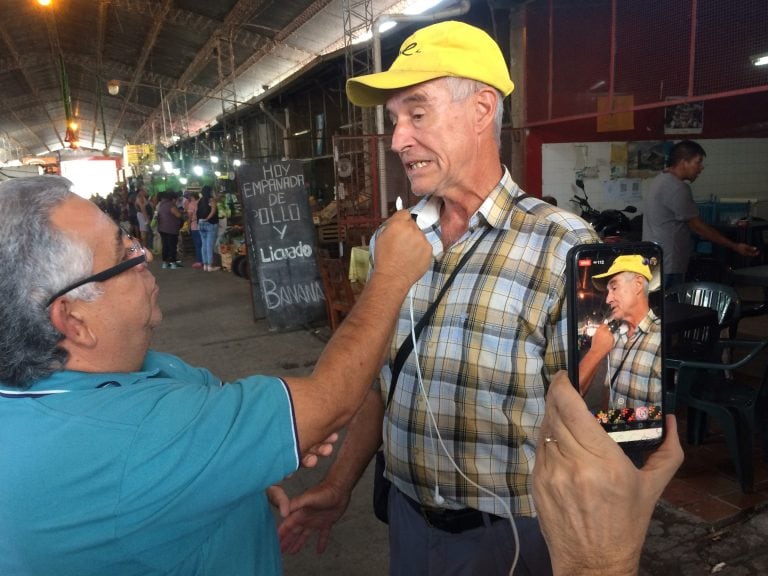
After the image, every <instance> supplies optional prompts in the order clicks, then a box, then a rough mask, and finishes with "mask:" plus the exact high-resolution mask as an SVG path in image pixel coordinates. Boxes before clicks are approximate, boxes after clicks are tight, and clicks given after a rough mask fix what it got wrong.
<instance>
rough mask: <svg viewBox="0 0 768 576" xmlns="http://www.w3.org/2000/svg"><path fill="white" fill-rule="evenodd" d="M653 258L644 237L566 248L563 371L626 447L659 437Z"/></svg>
mask: <svg viewBox="0 0 768 576" xmlns="http://www.w3.org/2000/svg"><path fill="white" fill-rule="evenodd" d="M661 263H662V254H661V248H660V247H659V246H658V245H657V244H653V243H651V242H639V243H631V244H630V243H628V244H623V243H622V244H582V245H579V246H575V247H574V248H572V249H571V250H570V252H569V254H568V264H567V284H568V374H569V376H570V379H571V382H572V383H573V384H574V386H576V388H577V389H578V390H579V392H580V393H581V395H582V397H583V398H584V401H585V402H586V404H587V406H588V407H589V409H590V411H591V412H592V413H593V414H594V416H595V418H596V419H597V420H598V421H599V422H600V423H601V424H602V426H603V428H604V429H605V430H606V432H608V434H609V435H610V436H611V437H612V438H613V439H614V440H615V441H616V442H619V443H621V444H622V445H624V447H625V448H627V449H646V448H651V447H653V446H656V445H658V444H659V443H660V442H661V441H662V439H663V437H664V392H665V390H666V385H665V382H664V377H665V371H664V338H663V336H664V331H663V329H662V327H663V290H664V287H663V286H662V279H663V273H662V269H661Z"/></svg>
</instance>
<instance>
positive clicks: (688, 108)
mask: <svg viewBox="0 0 768 576" xmlns="http://www.w3.org/2000/svg"><path fill="white" fill-rule="evenodd" d="M667 100H675V98H667ZM703 128H704V102H681V103H680V104H673V105H671V106H666V107H665V108H664V134H701V132H702V130H703Z"/></svg>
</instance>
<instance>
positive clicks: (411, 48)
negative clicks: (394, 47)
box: [400, 42, 421, 56]
mask: <svg viewBox="0 0 768 576" xmlns="http://www.w3.org/2000/svg"><path fill="white" fill-rule="evenodd" d="M419 52H421V50H419V44H418V42H411V43H410V44H408V46H404V47H403V49H402V50H401V51H400V54H402V55H403V56H413V55H414V54H418V53H419Z"/></svg>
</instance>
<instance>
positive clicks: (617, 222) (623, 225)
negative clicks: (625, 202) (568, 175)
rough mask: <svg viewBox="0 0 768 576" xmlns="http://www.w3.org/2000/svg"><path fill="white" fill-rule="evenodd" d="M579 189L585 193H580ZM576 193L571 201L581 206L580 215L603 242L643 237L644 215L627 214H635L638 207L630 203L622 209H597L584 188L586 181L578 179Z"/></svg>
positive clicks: (628, 240) (634, 239) (632, 239)
mask: <svg viewBox="0 0 768 576" xmlns="http://www.w3.org/2000/svg"><path fill="white" fill-rule="evenodd" d="M579 190H580V191H581V193H582V194H583V195H582V196H580V195H579ZM574 192H575V194H574V195H573V197H572V198H571V202H573V203H574V204H576V205H577V206H578V207H579V210H580V212H579V215H580V216H581V217H582V218H584V220H586V221H587V222H589V223H590V224H592V227H593V228H594V229H595V232H597V234H598V236H600V239H601V240H602V241H603V242H608V243H615V242H631V241H638V240H640V239H641V237H642V215H639V216H635V217H634V218H632V219H630V218H629V216H627V214H635V213H636V212H637V208H636V207H635V206H632V205H629V206H626V207H625V208H623V209H621V210H617V209H613V208H612V209H608V210H602V211H600V210H597V209H595V208H593V207H592V205H591V204H590V203H589V197H588V196H587V191H586V190H585V189H584V181H583V180H576V184H575V186H574Z"/></svg>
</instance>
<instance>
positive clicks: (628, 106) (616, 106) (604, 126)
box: [597, 95, 635, 132]
mask: <svg viewBox="0 0 768 576" xmlns="http://www.w3.org/2000/svg"><path fill="white" fill-rule="evenodd" d="M611 104H612V106H611ZM634 105H635V97H634V96H631V95H630V96H614V97H613V98H612V99H609V98H608V96H598V97H597V113H598V116H597V131H598V132H620V131H622V130H634V128H635V113H634V112H633V111H632V107H633V106H634ZM612 110H623V112H611V111H612Z"/></svg>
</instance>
